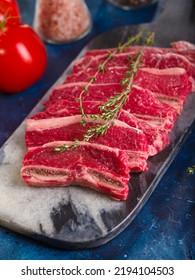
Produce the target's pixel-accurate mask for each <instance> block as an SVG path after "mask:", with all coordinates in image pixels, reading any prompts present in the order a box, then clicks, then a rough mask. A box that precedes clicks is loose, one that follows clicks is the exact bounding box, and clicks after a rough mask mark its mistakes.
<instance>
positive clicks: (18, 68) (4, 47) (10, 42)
mask: <svg viewBox="0 0 195 280" xmlns="http://www.w3.org/2000/svg"><path fill="white" fill-rule="evenodd" d="M46 64H47V55H46V49H45V45H44V44H43V42H42V41H41V39H40V38H39V36H38V35H37V34H36V33H35V31H34V30H33V29H32V28H31V27H30V26H29V25H26V24H19V25H14V26H10V27H8V28H6V29H5V31H4V32H3V33H2V34H1V35H0V91H3V92H7V93H15V92H20V91H23V90H25V89H27V88H29V87H30V86H31V85H33V84H34V83H35V82H37V81H38V80H39V79H40V78H41V77H42V75H43V73H44V71H45V68H46Z"/></svg>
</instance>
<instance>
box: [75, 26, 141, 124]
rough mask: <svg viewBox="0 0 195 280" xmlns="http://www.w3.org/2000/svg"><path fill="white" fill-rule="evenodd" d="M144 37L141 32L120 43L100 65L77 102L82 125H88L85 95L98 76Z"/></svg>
mask: <svg viewBox="0 0 195 280" xmlns="http://www.w3.org/2000/svg"><path fill="white" fill-rule="evenodd" d="M142 37H143V31H141V32H139V33H138V34H137V35H135V36H131V37H129V38H128V40H127V41H126V42H125V43H124V44H121V43H119V44H118V47H117V48H116V49H115V50H114V51H108V55H107V57H106V59H105V60H104V61H103V62H102V63H101V64H99V66H98V69H97V71H96V73H95V74H94V76H93V77H91V78H90V79H89V82H88V84H87V85H85V86H84V88H83V90H82V91H81V93H80V96H79V98H78V99H77V101H79V108H80V112H81V118H82V121H81V124H82V125H86V123H87V121H86V119H87V117H88V116H87V115H86V114H85V112H84V107H83V98H82V97H83V94H85V93H86V94H87V93H88V89H89V86H90V85H91V84H92V83H93V82H95V81H96V79H97V76H98V74H99V73H100V72H101V73H105V72H106V64H107V63H108V62H109V61H110V60H112V59H113V58H114V55H115V54H117V53H121V52H123V51H124V50H125V49H126V48H128V47H129V46H131V45H132V44H137V43H139V42H140V40H141V38H142Z"/></svg>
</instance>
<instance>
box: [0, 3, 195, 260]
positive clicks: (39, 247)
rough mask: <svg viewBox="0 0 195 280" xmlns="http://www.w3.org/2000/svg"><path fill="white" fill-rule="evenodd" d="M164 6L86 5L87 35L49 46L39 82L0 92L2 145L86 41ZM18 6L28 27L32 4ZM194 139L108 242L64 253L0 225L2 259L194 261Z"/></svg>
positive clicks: (152, 15) (145, 17)
mask: <svg viewBox="0 0 195 280" xmlns="http://www.w3.org/2000/svg"><path fill="white" fill-rule="evenodd" d="M165 2H166V1H165V0H164V1H160V4H159V5H158V6H157V5H154V6H152V7H148V8H145V9H141V10H137V11H131V12H126V11H122V10H120V9H117V8H115V7H113V6H112V5H110V4H109V3H107V2H106V1H103V0H102V1H96V0H88V1H86V3H87V4H88V7H89V9H90V12H91V14H92V18H93V29H92V30H91V32H90V34H89V35H88V36H86V37H85V38H84V39H82V40H80V41H79V42H75V43H72V44H66V45H61V46H52V45H47V46H46V47H47V53H48V66H47V70H46V73H45V74H44V76H43V78H42V79H41V80H40V81H39V82H38V83H36V84H35V85H34V86H32V87H31V88H30V89H28V90H27V91H25V92H22V93H19V94H17V95H4V94H1V93H0V146H1V145H2V144H3V143H4V142H5V141H6V140H7V138H8V137H9V136H10V135H11V134H12V132H13V131H14V130H15V129H16V128H17V127H18V125H19V124H20V123H21V121H22V120H23V119H24V118H25V117H26V115H27V114H28V113H29V112H30V111H31V109H32V108H33V107H34V105H35V104H36V103H37V102H38V101H39V100H40V99H41V97H42V96H43V94H44V93H45V92H46V91H47V89H48V88H49V87H50V86H51V85H52V84H53V83H54V82H55V80H56V79H57V78H58V77H59V76H60V75H61V73H62V72H63V71H64V69H65V68H66V67H67V66H68V64H69V63H70V62H71V61H72V60H73V59H74V58H75V56H76V55H77V54H78V53H79V51H80V50H81V49H82V47H83V46H84V45H85V44H86V43H87V42H89V41H90V39H92V38H93V37H94V36H95V35H97V34H100V33H101V32H103V31H107V30H109V29H111V28H115V27H118V26H121V25H129V24H135V23H144V22H151V21H153V20H156V21H157V20H158V16H159V15H160V13H161V11H162V10H163V9H164V3H165ZM167 2H169V1H167ZM18 3H19V5H20V9H21V13H22V19H23V21H24V22H26V23H29V24H32V21H33V16H34V4H35V1H33V0H26V1H22V0H19V1H18ZM166 8H167V6H166ZM194 139H195V129H194V130H193V131H192V133H191V135H190V137H189V138H188V140H187V141H186V143H185V144H184V146H183V147H182V149H181V151H180V152H179V154H178V156H177V157H176V158H175V160H174V161H173V163H172V165H171V166H170V168H169V170H168V171H167V172H166V174H165V176H164V177H163V179H162V180H161V182H160V184H159V185H158V187H157V188H156V190H155V192H154V193H153V195H152V196H151V198H150V199H149V200H148V202H147V203H146V205H145V206H144V207H143V209H142V210H141V212H140V213H139V215H138V216H137V217H136V218H135V219H134V221H133V222H132V223H131V224H130V226H128V227H127V228H126V229H125V230H124V231H123V232H122V233H121V234H120V235H119V236H118V237H116V238H115V239H113V240H112V241H110V242H109V243H107V244H105V245H102V246H100V247H98V248H94V249H90V250H77V251H74V250H73V251H66V250H60V249H55V248H51V247H49V246H47V245H46V244H43V243H39V242H37V241H34V240H31V239H29V238H27V237H24V236H22V235H20V234H17V233H14V232H12V231H9V230H7V229H5V228H3V227H0V259H1V260H7V259H14V260H16V259H20V260H21V259H195V218H194V213H195V189H194V188H195V176H189V175H188V174H187V172H186V169H187V167H188V166H190V165H193V164H195V156H194V151H195V140H194ZM0 179H1V180H2V178H0ZM13 211H14V209H13Z"/></svg>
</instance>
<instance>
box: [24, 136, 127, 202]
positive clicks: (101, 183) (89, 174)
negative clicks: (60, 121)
mask: <svg viewBox="0 0 195 280" xmlns="http://www.w3.org/2000/svg"><path fill="white" fill-rule="evenodd" d="M72 143H73V142H52V143H48V144H45V145H44V146H41V147H37V148H33V149H31V150H30V151H28V152H27V154H26V155H25V157H24V160H23V167H22V170H21V175H22V178H23V180H24V181H25V183H26V184H27V185H29V186H37V187H66V186H70V185H80V186H83V187H89V188H92V189H95V190H97V191H99V192H103V193H106V194H107V195H109V196H112V197H113V198H115V199H120V200H125V199H126V198H127V195H128V189H129V187H128V181H129V178H130V175H129V169H128V157H127V155H126V153H124V152H123V151H121V150H119V149H113V148H110V147H106V146H102V145H97V144H90V143H86V142H85V143H80V145H79V146H78V147H77V148H71V149H67V150H65V151H63V152H56V151H54V148H55V147H58V146H61V145H64V144H66V145H71V144H72Z"/></svg>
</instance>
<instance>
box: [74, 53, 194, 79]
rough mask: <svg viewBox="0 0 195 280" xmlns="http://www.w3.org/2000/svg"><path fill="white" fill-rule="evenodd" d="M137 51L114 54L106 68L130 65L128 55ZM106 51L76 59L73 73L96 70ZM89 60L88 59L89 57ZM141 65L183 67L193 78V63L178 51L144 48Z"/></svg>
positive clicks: (104, 57) (130, 55)
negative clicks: (157, 50)
mask: <svg viewBox="0 0 195 280" xmlns="http://www.w3.org/2000/svg"><path fill="white" fill-rule="evenodd" d="M136 52H137V51H135V52H134V54H133V52H132V51H131V52H129V53H125V52H124V53H120V54H116V55H115V56H114V57H113V59H112V60H110V61H108V63H107V64H106V69H107V68H109V67H115V66H117V67H129V66H130V65H131V61H130V59H129V57H132V56H133V55H135V54H136ZM107 56H108V53H106V54H102V55H97V56H84V57H83V58H81V59H80V60H78V61H77V62H76V63H75V64H74V65H73V71H74V72H75V73H77V72H80V71H86V70H87V69H90V68H93V69H95V70H96V71H97V69H98V67H99V65H100V64H102V63H103V62H104V61H105V59H106V57H107ZM89 58H90V59H91V61H90V59H89ZM141 67H151V68H157V69H166V68H173V67H180V68H184V69H185V70H186V72H187V73H188V75H189V76H193V78H194V79H195V67H194V64H193V63H191V62H190V61H189V60H188V59H187V58H186V57H185V56H183V55H181V54H179V53H171V52H167V53H166V52H164V53H162V52H152V51H151V50H147V49H145V50H144V52H143V55H142V63H141Z"/></svg>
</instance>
